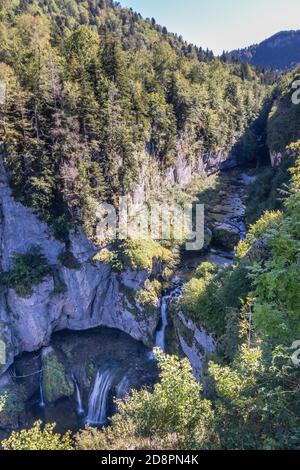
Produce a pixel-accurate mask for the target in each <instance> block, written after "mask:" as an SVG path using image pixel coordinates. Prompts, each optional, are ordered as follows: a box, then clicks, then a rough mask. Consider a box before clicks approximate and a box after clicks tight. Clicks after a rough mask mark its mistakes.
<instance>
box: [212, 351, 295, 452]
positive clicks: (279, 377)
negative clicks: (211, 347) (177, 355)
mask: <svg viewBox="0 0 300 470" xmlns="http://www.w3.org/2000/svg"><path fill="white" fill-rule="evenodd" d="M209 373H210V377H211V380H212V381H213V384H214V385H213V389H214V402H215V404H216V409H215V413H216V414H215V416H216V424H215V425H216V429H217V430H218V434H219V439H220V443H221V448H223V449H239V450H240V449H243V450H247V449H265V450H275V449H296V448H298V445H299V438H298V437H297V428H298V426H299V414H298V411H299V410H298V405H297V399H298V397H299V391H298V390H297V383H298V380H299V371H297V369H295V368H293V366H292V364H291V360H290V357H289V355H288V354H287V351H284V350H282V349H277V350H275V351H274V353H273V355H272V358H271V360H267V359H266V357H264V355H263V353H262V350H261V349H260V348H258V347H256V348H249V346H248V345H247V346H246V345H244V346H243V347H242V348H241V349H240V351H239V353H238V354H237V355H236V357H235V359H234V361H233V363H232V365H231V366H230V367H228V366H225V367H224V366H221V365H218V364H216V363H210V365H209Z"/></svg>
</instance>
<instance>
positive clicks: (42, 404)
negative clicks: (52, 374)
mask: <svg viewBox="0 0 300 470" xmlns="http://www.w3.org/2000/svg"><path fill="white" fill-rule="evenodd" d="M39 405H40V407H41V408H45V406H46V403H45V400H44V391H43V373H42V372H41V374H40V403H39Z"/></svg>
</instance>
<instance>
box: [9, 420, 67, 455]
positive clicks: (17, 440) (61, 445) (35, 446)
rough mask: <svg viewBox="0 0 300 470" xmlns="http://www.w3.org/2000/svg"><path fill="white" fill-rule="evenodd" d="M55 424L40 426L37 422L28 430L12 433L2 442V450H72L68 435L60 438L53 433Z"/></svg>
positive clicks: (40, 423) (39, 422)
mask: <svg viewBox="0 0 300 470" xmlns="http://www.w3.org/2000/svg"><path fill="white" fill-rule="evenodd" d="M54 429H55V424H47V425H46V426H43V425H42V422H41V421H37V422H36V423H35V424H34V426H33V427H32V428H31V429H29V430H23V431H20V432H13V433H12V434H11V436H10V437H9V438H8V439H6V440H4V441H3V442H2V447H3V449H4V450H73V446H72V441H71V435H70V433H67V434H65V435H64V436H61V435H60V434H57V433H55V432H54Z"/></svg>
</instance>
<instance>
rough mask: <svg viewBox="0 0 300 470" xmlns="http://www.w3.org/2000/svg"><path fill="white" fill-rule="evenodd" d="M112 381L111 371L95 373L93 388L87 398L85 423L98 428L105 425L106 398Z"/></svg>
mask: <svg viewBox="0 0 300 470" xmlns="http://www.w3.org/2000/svg"><path fill="white" fill-rule="evenodd" d="M112 381H113V373H112V371H109V370H106V371H104V372H100V371H98V372H97V375H96V379H95V383H94V387H93V390H92V393H91V395H90V398H89V408H88V415H87V418H86V421H87V423H89V424H94V425H100V426H101V425H104V424H105V423H106V419H107V408H108V396H109V392H110V390H111V387H112Z"/></svg>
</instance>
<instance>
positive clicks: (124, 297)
mask: <svg viewBox="0 0 300 470" xmlns="http://www.w3.org/2000/svg"><path fill="white" fill-rule="evenodd" d="M145 155H146V157H145V163H144V165H143V166H142V167H141V172H140V182H139V184H138V185H137V187H136V188H135V191H134V200H135V203H136V205H137V206H140V205H141V204H143V202H144V200H145V195H146V194H147V192H148V191H149V190H153V188H157V190H158V191H159V188H160V187H161V185H162V184H163V185H172V184H178V185H181V186H183V185H186V184H188V183H189V182H190V180H191V179H192V177H193V176H195V175H205V174H210V173H213V172H215V171H217V170H218V169H220V168H222V167H232V166H235V165H236V159H235V157H229V155H228V152H226V151H221V152H219V154H218V155H210V154H207V155H201V156H199V158H198V160H197V161H194V162H193V163H189V159H188V146H187V145H186V144H185V143H184V142H179V143H178V152H177V161H176V163H175V165H174V167H172V168H169V169H167V170H166V171H165V172H164V174H163V175H162V174H161V171H160V169H159V163H155V162H153V161H152V162H150V161H149V158H148V157H149V156H148V157H147V151H145ZM147 158H148V160H147ZM149 165H150V166H149ZM149 169H150V171H149ZM149 173H151V177H152V180H151V181H150V179H149ZM32 246H37V247H39V248H40V249H41V250H42V252H43V254H44V255H45V256H46V258H47V260H48V263H49V264H50V265H51V266H52V267H53V271H54V272H55V276H48V277H47V278H45V279H44V280H43V282H42V283H41V284H39V285H38V286H36V287H34V288H33V293H32V295H31V296H30V297H28V298H22V297H19V296H18V295H17V294H16V292H15V291H14V290H13V289H7V290H6V291H5V292H4V293H3V294H1V297H0V374H2V373H4V372H5V371H6V370H7V369H8V367H9V366H10V365H11V364H12V363H13V360H14V357H15V356H16V355H19V354H20V353H22V352H31V351H35V350H38V349H40V348H41V347H43V346H47V345H49V342H50V339H51V335H52V334H53V332H55V331H59V330H64V329H70V330H86V329H89V328H94V327H97V326H107V327H111V328H117V329H120V330H122V331H124V332H125V333H128V334H129V335H131V336H132V337H133V338H134V339H137V340H139V341H143V342H144V343H145V344H146V345H151V344H152V341H153V337H154V332H155V329H156V326H157V323H158V321H159V313H158V312H157V314H156V313H155V314H153V315H149V313H147V312H145V311H143V309H142V308H141V306H140V305H139V304H138V303H137V302H135V301H134V297H135V294H136V293H137V291H139V290H140V289H142V288H143V287H144V283H145V281H146V280H147V278H148V277H149V273H148V272H146V271H144V272H137V271H129V270H128V271H126V272H124V273H122V274H117V273H116V272H114V271H113V270H112V268H111V266H109V265H106V264H104V263H100V262H97V263H96V264H94V263H92V262H91V258H92V257H93V256H94V255H95V253H96V251H97V250H96V248H95V246H94V245H93V244H92V243H91V242H90V241H89V240H88V239H87V237H86V235H85V233H84V232H83V231H82V230H81V229H78V230H77V231H76V232H73V233H70V251H71V252H72V254H73V255H74V257H75V258H76V260H78V261H79V263H80V268H79V269H68V268H66V267H64V266H62V265H61V264H60V263H59V261H58V260H59V255H60V254H61V253H62V252H63V251H64V250H65V245H64V243H62V242H60V241H58V240H56V239H55V238H54V236H53V234H52V233H51V230H50V228H49V227H48V226H47V224H45V223H44V222H42V221H41V220H40V219H39V218H38V217H37V215H36V214H35V212H34V211H33V210H31V209H29V208H26V207H24V206H23V205H22V204H20V203H19V202H17V201H15V199H14V198H13V197H12V192H11V189H10V187H9V184H8V180H7V175H6V172H5V169H4V167H3V162H2V158H1V156H0V256H1V260H0V263H1V268H2V270H3V271H4V272H7V271H9V269H10V264H11V258H12V256H13V255H14V254H16V253H26V252H27V251H28V250H29V249H30V248H31V247H32ZM58 282H59V284H60V286H63V287H64V288H63V289H57V283H58Z"/></svg>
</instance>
